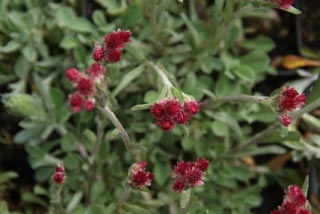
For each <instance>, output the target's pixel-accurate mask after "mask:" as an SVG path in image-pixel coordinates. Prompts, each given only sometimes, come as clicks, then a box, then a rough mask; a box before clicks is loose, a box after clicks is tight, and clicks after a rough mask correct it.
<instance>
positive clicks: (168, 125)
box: [156, 119, 174, 131]
mask: <svg viewBox="0 0 320 214" xmlns="http://www.w3.org/2000/svg"><path fill="white" fill-rule="evenodd" d="M156 124H157V125H158V126H159V127H161V128H162V130H163V131H171V130H172V129H173V127H174V121H173V120H170V119H164V120H156Z"/></svg>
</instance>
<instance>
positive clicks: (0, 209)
mask: <svg viewBox="0 0 320 214" xmlns="http://www.w3.org/2000/svg"><path fill="white" fill-rule="evenodd" d="M0 213H2V214H9V208H8V205H7V203H6V202H5V201H0Z"/></svg>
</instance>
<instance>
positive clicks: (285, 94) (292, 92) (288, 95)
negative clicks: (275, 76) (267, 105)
mask: <svg viewBox="0 0 320 214" xmlns="http://www.w3.org/2000/svg"><path fill="white" fill-rule="evenodd" d="M305 104H306V96H305V95H304V94H299V93H298V92H297V90H296V89H294V88H292V87H289V86H286V87H284V88H283V89H282V91H281V93H280V96H279V100H278V110H279V111H280V112H281V114H280V122H281V123H282V124H283V125H284V126H288V125H290V124H291V119H292V118H291V117H290V116H288V115H287V112H291V111H293V110H294V109H300V108H301V107H303V106H304V105H305Z"/></svg>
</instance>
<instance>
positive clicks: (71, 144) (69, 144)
mask: <svg viewBox="0 0 320 214" xmlns="http://www.w3.org/2000/svg"><path fill="white" fill-rule="evenodd" d="M61 147H62V149H63V151H66V152H70V151H73V150H74V149H75V148H76V138H75V136H74V134H72V133H67V134H65V135H64V136H63V137H62V139H61Z"/></svg>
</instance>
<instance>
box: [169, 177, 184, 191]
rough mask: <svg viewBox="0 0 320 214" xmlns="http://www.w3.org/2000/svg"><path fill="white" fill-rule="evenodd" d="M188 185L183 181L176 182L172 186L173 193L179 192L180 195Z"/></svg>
mask: <svg viewBox="0 0 320 214" xmlns="http://www.w3.org/2000/svg"><path fill="white" fill-rule="evenodd" d="M185 185H186V183H185V182H184V181H182V180H176V181H175V182H174V183H173V185H172V188H171V189H172V191H174V192H175V191H178V192H179V193H181V192H182V190H183V189H184V188H185Z"/></svg>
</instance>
